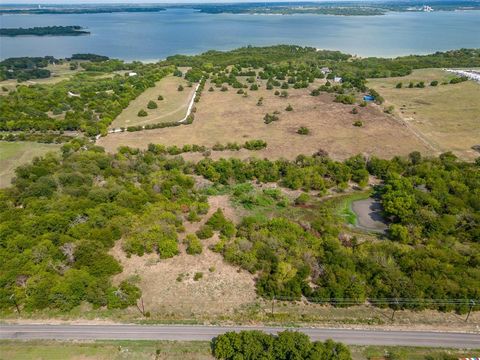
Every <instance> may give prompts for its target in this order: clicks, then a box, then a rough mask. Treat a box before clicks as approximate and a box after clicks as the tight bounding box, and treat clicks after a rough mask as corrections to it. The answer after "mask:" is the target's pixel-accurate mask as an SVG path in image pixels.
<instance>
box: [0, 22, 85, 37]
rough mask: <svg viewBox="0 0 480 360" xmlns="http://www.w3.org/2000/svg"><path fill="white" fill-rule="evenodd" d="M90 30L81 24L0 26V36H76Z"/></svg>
mask: <svg viewBox="0 0 480 360" xmlns="http://www.w3.org/2000/svg"><path fill="white" fill-rule="evenodd" d="M88 34H90V31H86V30H83V28H82V27H81V26H78V25H73V26H35V27H33V28H26V29H24V28H8V29H7V28H1V29H0V36H22V35H35V36H78V35H88Z"/></svg>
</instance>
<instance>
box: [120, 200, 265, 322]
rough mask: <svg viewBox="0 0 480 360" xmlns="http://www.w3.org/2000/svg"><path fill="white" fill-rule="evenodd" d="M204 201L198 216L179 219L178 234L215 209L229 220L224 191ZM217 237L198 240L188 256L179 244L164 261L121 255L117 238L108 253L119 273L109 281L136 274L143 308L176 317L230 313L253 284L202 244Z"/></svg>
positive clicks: (250, 296)
mask: <svg viewBox="0 0 480 360" xmlns="http://www.w3.org/2000/svg"><path fill="white" fill-rule="evenodd" d="M209 204H210V209H209V212H208V214H207V215H205V216H204V218H203V220H202V221H200V222H197V223H188V222H186V223H185V230H186V231H185V234H184V235H186V234H189V233H190V234H191V233H194V232H195V231H196V230H198V229H199V228H200V226H201V225H203V223H205V221H206V220H207V219H209V218H210V216H211V215H212V214H213V213H214V212H215V211H216V210H217V209H218V208H222V210H223V212H224V214H225V216H227V217H228V218H230V219H235V215H234V210H233V209H232V208H231V207H230V204H229V201H228V197H227V196H214V197H210V199H209ZM218 240H219V239H218V236H217V235H215V236H214V237H213V238H211V239H208V240H202V245H203V251H202V253H201V254H200V255H188V254H187V253H186V252H185V249H184V246H181V249H180V250H181V253H180V254H179V255H177V256H175V257H173V258H171V259H165V260H160V259H158V255H156V254H147V255H144V256H142V257H139V256H136V255H132V256H131V257H130V258H127V257H126V255H125V253H124V252H123V250H122V249H121V241H118V242H117V243H116V245H115V247H114V248H113V249H112V254H113V255H114V256H115V257H116V258H117V259H118V260H119V261H120V263H121V264H122V267H123V272H122V273H121V274H119V275H118V276H116V277H115V278H114V281H118V282H120V281H121V280H124V279H126V278H130V277H132V276H137V275H138V276H140V282H139V284H138V286H139V287H140V288H141V290H142V294H143V298H144V305H145V310H146V311H150V312H152V313H155V314H156V316H160V317H163V318H166V317H171V318H176V319H189V318H195V317H204V318H209V317H211V316H213V317H217V316H220V315H222V316H229V315H230V316H231V315H232V314H233V312H234V311H235V310H236V309H238V308H239V307H241V306H242V305H245V304H250V303H252V302H253V301H254V300H255V298H256V295H255V285H254V280H253V276H252V275H251V274H249V273H248V272H246V271H244V270H239V269H237V268H236V267H234V266H232V265H229V264H227V263H226V262H225V261H224V260H223V257H222V255H221V254H218V253H214V252H212V251H211V250H210V249H208V246H209V245H212V244H215V243H216V242H217V241H218ZM196 273H202V275H203V276H202V278H201V279H200V280H198V281H195V280H194V275H195V274H196Z"/></svg>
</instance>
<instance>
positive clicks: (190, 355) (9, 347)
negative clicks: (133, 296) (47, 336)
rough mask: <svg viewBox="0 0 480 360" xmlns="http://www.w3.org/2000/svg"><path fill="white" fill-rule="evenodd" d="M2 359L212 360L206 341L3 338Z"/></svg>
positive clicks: (0, 358) (0, 345)
mask: <svg viewBox="0 0 480 360" xmlns="http://www.w3.org/2000/svg"><path fill="white" fill-rule="evenodd" d="M0 347H1V351H0V360H27V359H28V360H90V359H91V360H93V359H95V360H116V359H132V360H140V359H149V360H150V359H155V360H160V359H172V360H176V359H178V360H197V359H199V360H206V359H213V357H212V356H211V351H210V343H209V342H206V341H202V342H201V341H188V342H187V341H91V342H78V341H71V342H60V341H58V342H57V341H40V340H36V341H5V340H2V341H0Z"/></svg>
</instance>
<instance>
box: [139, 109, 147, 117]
mask: <svg viewBox="0 0 480 360" xmlns="http://www.w3.org/2000/svg"><path fill="white" fill-rule="evenodd" d="M147 115H148V113H147V112H146V111H145V110H143V109H142V110H140V111H139V112H138V114H137V116H139V117H144V116H147Z"/></svg>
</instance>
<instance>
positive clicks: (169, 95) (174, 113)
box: [111, 76, 195, 128]
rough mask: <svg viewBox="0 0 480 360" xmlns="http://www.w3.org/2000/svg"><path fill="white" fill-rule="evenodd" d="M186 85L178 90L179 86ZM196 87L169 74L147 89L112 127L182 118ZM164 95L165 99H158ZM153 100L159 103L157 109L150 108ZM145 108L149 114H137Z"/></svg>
mask: <svg viewBox="0 0 480 360" xmlns="http://www.w3.org/2000/svg"><path fill="white" fill-rule="evenodd" d="M179 85H182V86H183V87H184V90H183V91H178V90H177V89H178V86H179ZM194 91H195V87H188V86H187V82H186V81H185V80H184V79H182V78H179V77H176V76H167V77H165V78H163V79H162V80H160V81H158V82H157V83H156V85H155V87H153V88H149V89H147V90H146V91H145V92H143V93H142V94H141V95H140V96H139V97H138V98H136V99H135V100H133V101H132V102H131V103H130V105H129V106H128V107H127V108H126V109H125V110H123V111H122V113H121V114H120V115H119V116H118V117H117V118H116V119H115V120H114V122H113V123H112V125H111V128H120V127H127V126H133V125H147V124H156V123H160V122H168V121H178V120H181V119H182V118H183V117H184V116H185V114H186V112H187V108H188V104H189V102H190V100H191V98H192V96H193V93H194ZM159 95H162V96H163V98H164V99H163V100H157V98H158V96H159ZM150 100H152V101H155V102H156V103H157V105H158V108H156V109H148V108H147V104H148V102H149V101H150ZM142 109H143V110H145V111H147V113H148V116H144V117H139V116H137V114H138V112H139V111H140V110H142Z"/></svg>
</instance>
